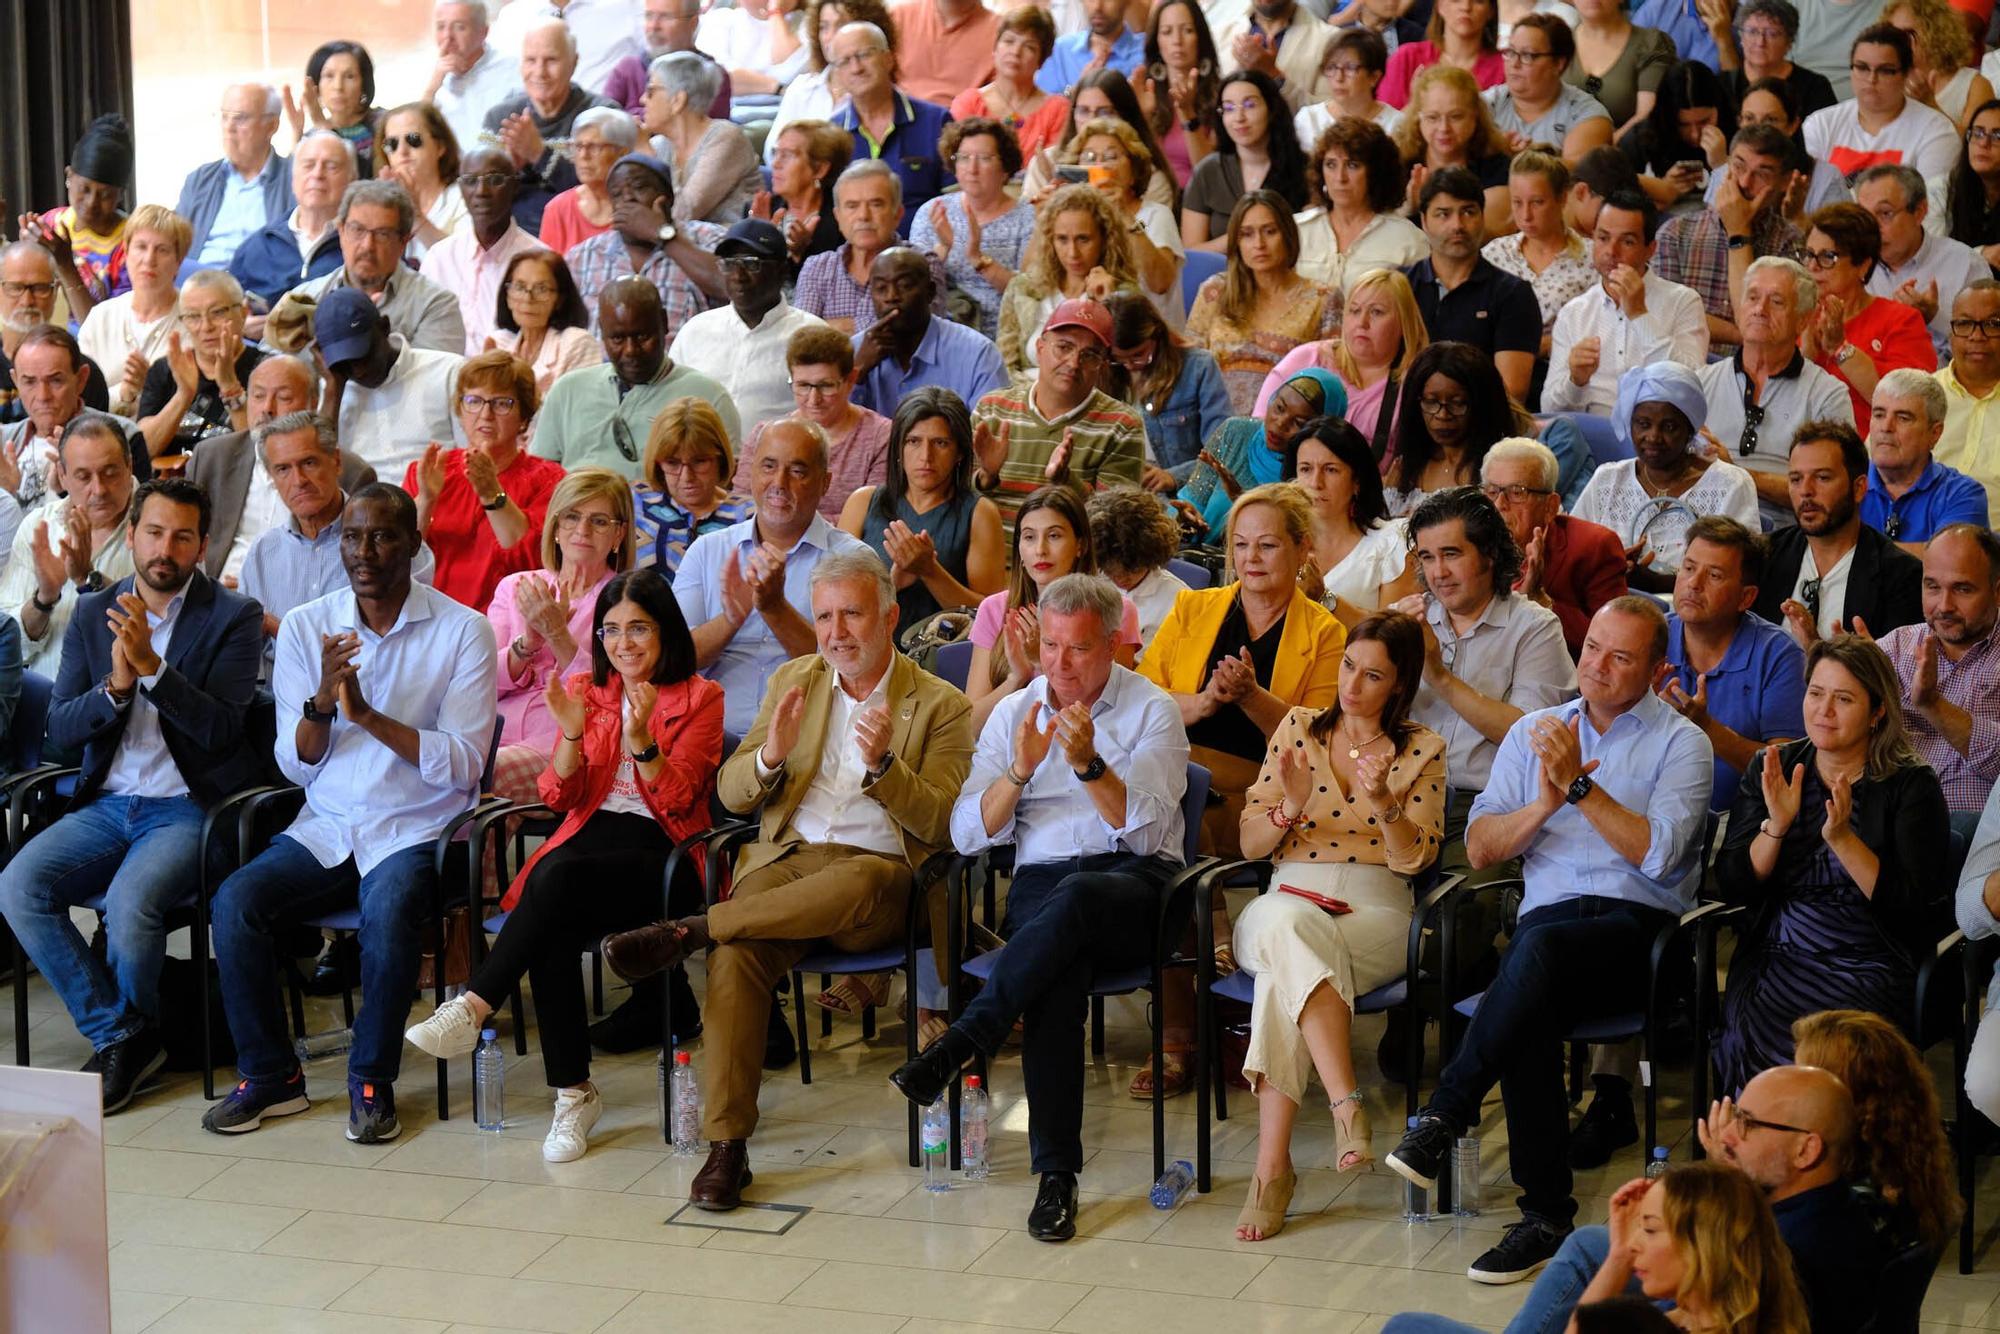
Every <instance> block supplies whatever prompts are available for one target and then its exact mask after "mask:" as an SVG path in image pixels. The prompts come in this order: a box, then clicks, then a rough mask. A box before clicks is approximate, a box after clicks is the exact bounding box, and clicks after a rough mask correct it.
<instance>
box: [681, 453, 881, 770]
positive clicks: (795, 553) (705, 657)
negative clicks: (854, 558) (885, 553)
mask: <svg viewBox="0 0 2000 1334" xmlns="http://www.w3.org/2000/svg"><path fill="white" fill-rule="evenodd" d="M827 469H828V461H827V439H826V432H825V431H822V430H821V429H820V428H819V427H818V426H817V425H815V424H814V423H812V422H809V421H802V420H800V419H799V418H796V417H786V418H783V419H781V420H779V421H776V422H773V423H772V424H771V425H770V427H769V428H767V429H766V430H765V432H764V436H763V439H762V440H760V441H759V442H758V445H757V457H756V458H755V459H754V460H752V462H751V465H750V481H751V490H752V494H753V495H754V496H755V497H756V500H757V512H756V514H754V515H752V516H751V517H750V518H748V519H745V520H744V521H743V522H742V523H738V524H732V525H731V526H730V527H728V528H725V529H723V530H722V531H720V532H715V533H703V534H702V535H701V536H700V537H698V538H696V539H695V541H694V545H693V546H691V547H689V548H688V549H687V554H686V555H684V556H682V557H681V567H680V569H679V570H677V571H675V572H674V597H675V598H676V599H677V600H678V601H679V602H680V604H681V615H682V616H684V617H686V618H687V623H688V628H689V629H690V630H691V631H692V632H693V634H694V657H695V662H696V663H698V664H699V665H700V667H701V674H702V675H703V676H706V677H707V678H708V679H709V680H711V681H713V682H715V683H716V684H717V685H719V686H721V687H722V694H723V714H722V725H723V727H724V728H726V729H727V730H728V731H730V732H732V733H734V734H735V735H737V736H742V735H743V734H745V733H746V732H748V731H749V730H750V724H751V723H753V722H755V721H756V719H757V707H758V705H759V704H761V703H762V702H763V699H764V687H765V685H766V684H767V683H768V682H769V681H770V679H771V674H772V673H773V672H775V671H777V670H778V668H779V667H781V666H783V665H784V664H785V663H786V662H787V661H789V660H790V659H792V658H797V657H803V656H804V655H806V654H808V653H815V652H818V650H819V641H818V639H817V638H816V637H815V636H814V634H813V627H812V621H811V619H810V618H809V616H808V615H807V613H806V612H805V611H802V610H801V608H810V607H811V606H812V590H811V587H810V583H811V579H812V569H813V566H814V565H816V564H818V563H819V558H820V557H821V556H824V555H827V554H828V553H830V552H839V551H866V550H868V548H867V546H866V545H865V544H863V543H862V542H861V540H860V539H858V538H854V537H850V536H848V535H847V534H846V533H843V532H842V531H840V530H839V529H838V528H835V527H834V526H833V525H832V524H830V523H828V522H827V521H826V520H825V519H823V518H821V517H820V514H819V501H820V497H821V496H823V495H825V494H826V485H827V475H828V473H827Z"/></svg>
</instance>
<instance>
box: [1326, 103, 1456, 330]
mask: <svg viewBox="0 0 2000 1334" xmlns="http://www.w3.org/2000/svg"><path fill="white" fill-rule="evenodd" d="M1308 110H1310V108H1308ZM1299 114H1300V115H1301V116H1303V115H1304V114H1305V113H1304V112H1301V113H1299ZM1308 142H1311V143H1312V157H1311V159H1310V162H1311V167H1310V170H1309V171H1308V173H1307V175H1306V191H1307V197H1308V199H1309V200H1310V202H1311V204H1312V207H1310V208H1308V209H1307V210H1306V211H1305V212H1303V213H1300V214H1299V215H1297V217H1296V219H1295V221H1296V222H1297V223H1298V228H1299V273H1300V275H1301V276H1303V277H1306V278H1310V279H1311V280H1312V281H1314V282H1316V283H1324V284H1325V285H1326V286H1328V287H1331V288H1333V289H1334V290H1335V291H1341V292H1344V291H1346V290H1348V284H1349V283H1350V282H1352V281H1353V280H1355V279H1357V278H1359V277H1361V276H1362V275H1363V274H1365V273H1368V272H1370V271H1372V270H1375V269H1407V268H1409V267H1410V266H1411V265H1412V264H1415V263H1417V262H1418V261H1420V260H1423V259H1426V258H1428V257H1429V256H1430V253H1431V247H1430V242H1429V241H1427V240H1425V239H1424V233H1423V229H1422V228H1420V227H1418V226H1417V225H1416V224H1415V223H1413V222H1411V221H1410V220H1409V219H1408V218H1406V217H1404V216H1403V215H1402V214H1401V213H1400V212H1398V211H1397V208H1396V205H1397V204H1399V203H1401V202H1402V199H1403V190H1404V182H1405V180H1406V179H1407V177H1408V173H1407V172H1405V171H1404V169H1403V155H1402V153H1401V152H1400V151H1398V149H1397V148H1396V145H1395V142H1394V141H1393V140H1391V139H1390V138H1389V136H1388V134H1387V133H1386V132H1385V131H1383V129H1382V128H1381V127H1380V126H1379V125H1375V124H1372V123H1371V122H1369V121H1365V120H1360V119H1357V118H1355V117H1352V116H1343V117H1342V118H1341V119H1339V120H1336V121H1334V122H1333V123H1332V124H1330V125H1328V126H1327V127H1326V128H1325V129H1324V130H1322V131H1321V132H1320V134H1319V137H1318V139H1317V140H1316V141H1308Z"/></svg>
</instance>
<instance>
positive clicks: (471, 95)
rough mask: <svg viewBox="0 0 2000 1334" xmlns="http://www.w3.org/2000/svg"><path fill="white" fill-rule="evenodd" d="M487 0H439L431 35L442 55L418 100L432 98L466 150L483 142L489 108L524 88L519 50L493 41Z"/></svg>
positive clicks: (462, 149) (432, 16) (432, 8)
mask: <svg viewBox="0 0 2000 1334" xmlns="http://www.w3.org/2000/svg"><path fill="white" fill-rule="evenodd" d="M488 18H489V15H488V12H487V6H486V0H437V3H436V4H435V5H433V6H432V7H431V38H432V40H433V41H435V42H436V43H437V52H438V61H437V65H436V67H435V68H434V69H432V71H431V79H430V83H428V84H427V85H425V87H424V93H423V96H422V97H420V98H418V99H417V100H418V101H420V102H429V103H430V104H431V105H433V106H435V107H436V108H437V109H438V114H440V115H442V116H443V117H444V121H445V124H447V125H449V126H451V133H452V137H453V138H455V139H457V140H458V148H459V151H460V152H461V153H463V152H465V151H467V150H469V149H470V148H471V147H472V146H473V145H474V144H476V143H478V142H479V131H480V129H481V127H482V126H483V125H484V123H485V121H486V113H487V112H488V111H491V110H492V109H493V108H494V107H496V106H498V105H499V104H500V103H502V102H504V101H506V100H507V99H508V98H510V97H514V96H517V95H518V94H519V93H520V91H521V62H520V53H519V52H518V51H516V52H515V53H514V54H513V55H509V54H507V53H506V52H504V51H502V50H501V49H500V47H499V45H498V44H497V43H495V42H492V41H489V40H488V37H489V35H490V34H489V27H488Z"/></svg>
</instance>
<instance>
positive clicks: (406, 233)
mask: <svg viewBox="0 0 2000 1334" xmlns="http://www.w3.org/2000/svg"><path fill="white" fill-rule="evenodd" d="M416 216H417V212H416V206H415V205H414V204H413V203H411V201H410V195H409V192H408V191H407V190H405V189H403V187H402V186H400V185H397V184H396V183H395V182H393V181H356V182H355V183H354V184H352V185H350V186H348V187H347V191H346V193H344V194H342V195H341V197H340V211H339V212H338V213H337V214H335V215H334V225H335V227H336V229H337V230H338V232H339V236H340V266H339V267H338V268H336V269H334V270H333V271H332V272H331V273H328V274H325V275H323V276H321V277H318V278H313V279H310V280H308V281H306V282H304V283H301V284H299V285H298V286H296V287H294V288H293V289H292V292H293V294H294V295H296V296H298V297H300V298H301V299H303V298H306V297H310V298H312V299H313V300H314V301H317V302H319V303H321V304H324V303H325V302H326V299H327V296H328V295H329V294H330V293H332V292H335V291H339V290H341V289H343V288H352V289H354V290H355V291H358V292H360V293H362V294H363V295H365V296H366V297H367V298H368V299H369V300H370V301H371V302H373V303H374V304H375V305H376V307H377V308H379V309H380V310H381V312H382V315H383V318H385V319H386V320H388V322H389V328H390V330H391V331H392V332H394V333H396V334H398V335H400V336H401V337H402V338H403V340H404V341H405V342H407V343H409V345H410V346H411V347H415V348H422V349H427V350H430V351H437V352H451V353H460V352H463V351H464V350H465V321H464V319H463V318H461V316H460V315H459V311H458V298H457V297H456V296H455V295H453V294H452V293H451V292H449V291H447V290H446V289H445V288H443V287H441V286H439V285H438V284H437V283H435V282H432V281H431V280H430V279H429V278H426V277H424V276H423V275H422V274H420V273H418V272H416V271H415V270H414V269H411V268H410V267H408V266H407V265H406V264H404V262H403V257H404V253H405V252H406V251H407V249H408V248H409V243H410V236H411V232H412V230H413V229H414V228H415V226H416Z"/></svg>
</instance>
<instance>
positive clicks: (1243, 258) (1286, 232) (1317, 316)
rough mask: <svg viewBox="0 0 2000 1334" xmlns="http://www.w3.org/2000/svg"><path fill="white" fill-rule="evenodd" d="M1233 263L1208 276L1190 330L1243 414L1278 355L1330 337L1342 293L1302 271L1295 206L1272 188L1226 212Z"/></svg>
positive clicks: (1190, 318) (1191, 315)
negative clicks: (1206, 351)
mask: <svg viewBox="0 0 2000 1334" xmlns="http://www.w3.org/2000/svg"><path fill="white" fill-rule="evenodd" d="M1228 251H1229V258H1228V265H1227V268H1225V269H1224V271H1223V272H1222V273H1219V274H1216V275H1214V276H1213V277H1210V278H1208V279H1206V280H1205V281H1203V283H1202V285H1201V289H1200V291H1199V292H1198V293H1197V294H1196V296H1195V300H1194V307H1193V309H1192V310H1191V311H1189V313H1188V323H1187V334H1188V337H1189V339H1190V340H1192V341H1193V342H1194V343H1195V345H1196V346H1198V347H1204V348H1206V349H1207V350H1208V351H1209V352H1210V353H1211V354H1212V355H1213V356H1214V357H1215V360H1216V364H1217V365H1219V366H1220V367H1221V368H1222V375H1223V380H1224V382H1225V383H1226V384H1227V385H1228V387H1229V401H1230V405H1231V407H1232V408H1234V410H1235V411H1236V413H1237V414H1238V415H1239V416H1243V415H1248V414H1249V412H1250V410H1251V409H1252V407H1253V406H1254V405H1255V402H1256V398H1257V390H1258V388H1259V387H1260V386H1261V385H1262V384H1263V383H1264V377H1265V376H1266V375H1268V374H1270V372H1271V368H1272V367H1273V366H1275V365H1276V364H1277V362H1278V360H1279V359H1280V358H1282V357H1283V356H1284V355H1285V354H1286V353H1287V352H1290V351H1291V350H1292V349H1294V348H1296V347H1298V346H1299V345H1300V344H1301V343H1309V342H1313V341H1314V340H1316V339H1323V338H1327V337H1330V336H1331V335H1332V334H1333V333H1334V332H1335V331H1336V330H1337V329H1338V328H1339V324H1340V297H1339V293H1337V292H1335V291H1334V290H1333V289H1331V288H1329V287H1326V286H1324V285H1322V284H1320V283H1316V282H1313V281H1311V280H1310V279H1307V278H1304V277H1302V276H1300V274H1299V271H1298V255H1299V232H1298V224H1297V223H1295V222H1294V221H1293V220H1292V212H1291V206H1290V205H1289V204H1287V203H1286V202H1285V201H1284V200H1283V199H1282V198H1281V197H1280V196H1278V195H1275V194H1273V193H1272V192H1271V191H1269V190H1253V191H1251V192H1250V193H1249V194H1247V195H1244V196H1242V197H1241V198H1240V199H1239V200H1238V201H1237V203H1236V207H1235V210H1234V212H1232V213H1231V214H1230V217H1229V231H1228Z"/></svg>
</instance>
